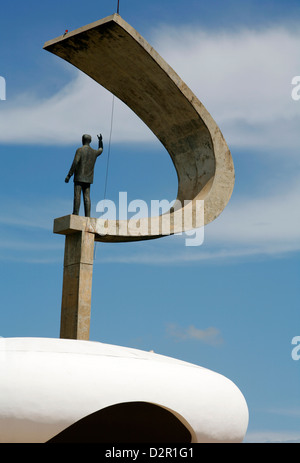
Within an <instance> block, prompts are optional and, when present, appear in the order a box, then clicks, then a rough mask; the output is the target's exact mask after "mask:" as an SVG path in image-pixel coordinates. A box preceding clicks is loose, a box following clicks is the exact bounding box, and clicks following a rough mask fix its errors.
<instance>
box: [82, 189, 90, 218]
mask: <svg viewBox="0 0 300 463" xmlns="http://www.w3.org/2000/svg"><path fill="white" fill-rule="evenodd" d="M82 192H83V201H84V214H85V216H86V217H91V198H90V184H89V183H86V184H83V185H82Z"/></svg>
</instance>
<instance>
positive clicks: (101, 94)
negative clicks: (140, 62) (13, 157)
mask: <svg viewBox="0 0 300 463" xmlns="http://www.w3.org/2000/svg"><path fill="white" fill-rule="evenodd" d="M7 103H8V104H7V105H6V106H5V107H4V106H3V107H2V108H1V107H0V125H1V128H2V130H1V134H0V142H2V143H23V144H24V143H29V144H45V145H53V144H55V145H57V144H58V145H59V144H74V142H76V140H78V138H81V135H82V134H83V133H91V135H92V136H93V138H94V141H95V140H97V139H96V134H98V133H100V132H101V133H102V134H103V136H104V137H105V140H108V138H109V134H110V121H111V113H112V95H111V94H110V93H109V92H108V91H106V90H105V89H104V88H102V87H100V86H99V84H97V83H96V82H95V81H93V80H92V79H90V78H89V77H88V76H86V75H84V74H83V73H79V72H75V73H74V78H73V80H72V81H71V82H70V83H69V84H68V85H66V86H65V87H64V88H63V89H61V90H60V91H59V92H58V93H57V94H56V95H54V96H52V97H51V98H49V99H43V98H39V97H38V96H35V97H34V96H32V95H29V96H27V95H23V96H22V97H20V98H17V99H16V101H11V102H9V101H7ZM114 122H115V123H114V126H113V130H114V132H113V134H114V141H123V142H128V141H132V140H135V141H140V142H141V141H144V140H146V141H147V140H152V141H153V139H155V138H154V135H153V134H152V133H151V132H150V130H149V129H148V128H147V127H146V126H145V124H144V123H143V122H142V121H140V119H138V117H137V116H136V115H135V114H134V113H133V112H132V111H130V110H129V109H128V108H127V107H126V106H125V105H124V104H123V103H122V102H121V101H119V100H118V99H116V100H115V112H114ZM78 134H79V135H78Z"/></svg>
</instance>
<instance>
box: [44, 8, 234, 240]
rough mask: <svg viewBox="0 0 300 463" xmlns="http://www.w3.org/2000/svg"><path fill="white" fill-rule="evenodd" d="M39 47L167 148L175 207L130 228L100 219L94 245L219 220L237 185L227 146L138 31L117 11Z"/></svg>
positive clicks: (197, 101)
mask: <svg viewBox="0 0 300 463" xmlns="http://www.w3.org/2000/svg"><path fill="white" fill-rule="evenodd" d="M44 49H46V50H48V51H50V52H52V53H54V54H56V55H57V56H59V57H61V58H62V59H64V60H66V61H68V62H69V63H71V64H72V65H74V66H76V67H77V68H78V69H80V70H81V71H83V72H84V73H85V74H87V75H89V76H90V77H91V78H92V79H94V80H95V81H96V82H98V83H99V84H100V85H102V86H103V87H105V88H106V89H107V90H109V91H110V92H111V93H113V94H114V95H115V96H116V97H118V98H119V99H120V100H122V101H123V102H124V103H125V104H126V105H127V106H128V107H129V108H131V109H132V110H133V111H134V112H135V113H136V114H137V115H138V117H139V118H140V119H141V120H143V121H144V123H145V124H146V125H147V126H148V127H149V128H150V129H151V130H152V132H153V133H154V134H155V136H156V137H157V138H158V139H159V140H160V141H161V143H162V144H163V145H164V147H165V148H166V150H167V151H168V153H169V154H170V156H171V159H172V161H173V164H174V166H175V169H176V172H177V176H178V194H177V202H176V206H175V208H174V209H172V210H170V211H169V213H167V214H163V215H161V216H159V217H151V218H144V219H140V222H139V226H138V227H133V228H134V231H132V230H130V229H129V227H128V221H124V222H122V221H106V222H105V221H104V220H101V219H98V220H96V221H95V222H94V223H93V225H91V226H92V228H93V231H94V232H95V231H96V233H98V234H99V237H98V238H99V239H98V240H100V241H101V240H102V241H135V240H141V239H150V238H159V237H161V236H165V235H171V234H175V233H181V232H183V231H187V230H191V229H193V228H200V227H202V226H204V225H206V224H208V223H210V222H212V221H213V220H214V219H216V218H217V217H218V216H219V214H220V213H221V212H222V211H223V209H224V208H225V206H226V205H227V203H228V201H229V199H230V197H231V194H232V191H233V186H234V166H233V161H232V157H231V154H230V151H229V148H228V146H227V144H226V142H225V140H224V137H223V135H222V133H221V131H220V129H219V127H218V126H217V124H216V122H215V121H214V119H213V118H212V117H211V115H210V114H209V113H208V111H207V110H206V109H205V107H204V106H203V105H202V103H201V102H200V101H199V100H198V99H197V97H196V96H195V95H194V94H193V92H192V91H191V90H190V89H189V88H188V87H187V85H186V84H185V83H184V82H183V81H182V80H181V78H180V77H179V76H178V75H177V74H176V72H175V71H174V70H173V69H172V68H171V67H170V66H169V65H168V64H167V63H166V62H165V61H164V60H163V59H162V58H161V56H160V55H159V54H158V53H157V52H156V51H155V50H154V49H153V48H152V47H151V45H150V44H149V43H148V42H147V41H146V40H145V39H144V38H143V37H142V36H141V35H140V34H139V33H138V32H137V31H136V30H135V29H133V28H132V27H131V26H130V25H129V24H127V23H126V22H125V21H124V20H123V19H122V18H121V17H120V16H119V15H117V14H114V15H112V16H109V17H107V18H104V19H102V20H99V21H96V22H94V23H92V24H89V25H87V26H85V27H82V28H80V29H77V30H75V31H73V32H70V33H68V34H66V35H64V36H61V37H58V38H56V39H54V40H51V41H49V42H47V43H46V44H45V45H44ZM178 204H179V206H178ZM196 207H198V211H197V210H196ZM203 207H204V210H202V211H201V208H203ZM166 216H167V217H166ZM185 217H188V220H185ZM164 221H166V222H167V226H166V227H164ZM169 223H170V226H168V224H169ZM153 230H154V231H153ZM165 230H167V231H165Z"/></svg>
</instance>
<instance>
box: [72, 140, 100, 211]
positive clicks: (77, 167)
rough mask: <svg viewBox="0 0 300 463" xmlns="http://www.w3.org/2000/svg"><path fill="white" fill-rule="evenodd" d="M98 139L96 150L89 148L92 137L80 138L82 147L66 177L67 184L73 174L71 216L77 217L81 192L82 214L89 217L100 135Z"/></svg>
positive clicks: (77, 152)
mask: <svg viewBox="0 0 300 463" xmlns="http://www.w3.org/2000/svg"><path fill="white" fill-rule="evenodd" d="M97 137H98V141H99V143H98V150H94V149H93V148H91V147H90V143H91V141H92V137H91V136H90V135H83V136H82V145H83V146H81V147H80V148H78V150H77V151H76V154H75V157H74V161H73V164H72V166H71V169H70V171H69V173H68V175H67V176H66V179H65V182H66V183H68V182H69V180H70V178H71V177H72V175H73V174H74V205H73V214H74V215H79V209H80V197H81V191H82V193H83V200H84V214H85V216H86V217H90V216H91V199H90V186H91V184H92V183H93V180H94V167H95V163H96V160H97V157H98V156H100V154H101V153H102V152H103V142H102V135H101V134H100V135H97Z"/></svg>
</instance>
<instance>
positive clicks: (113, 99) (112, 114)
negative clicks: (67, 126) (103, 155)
mask: <svg viewBox="0 0 300 463" xmlns="http://www.w3.org/2000/svg"><path fill="white" fill-rule="evenodd" d="M114 110H115V95H113V98H112V106H111V119H110V133H109V142H108V154H107V164H106V175H105V185H104V201H105V199H106V191H107V179H108V168H109V159H110V149H111V138H112V131H113V121H114Z"/></svg>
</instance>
